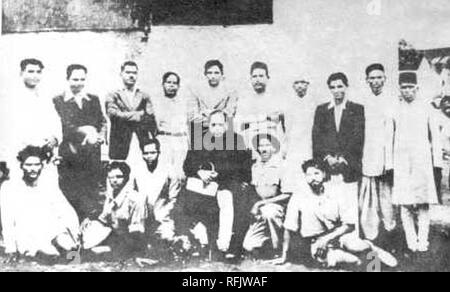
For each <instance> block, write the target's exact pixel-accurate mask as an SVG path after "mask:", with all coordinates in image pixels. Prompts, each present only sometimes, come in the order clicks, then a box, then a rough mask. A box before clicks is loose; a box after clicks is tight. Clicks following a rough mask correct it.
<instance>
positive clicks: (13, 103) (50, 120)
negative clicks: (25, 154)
mask: <svg viewBox="0 0 450 292" xmlns="http://www.w3.org/2000/svg"><path fill="white" fill-rule="evenodd" d="M43 70H44V64H43V63H42V62H41V61H40V60H37V59H24V60H22V61H21V62H20V78H21V80H20V84H19V85H18V86H17V87H16V88H14V89H13V90H12V92H11V95H9V98H8V100H5V103H3V104H2V106H1V111H2V118H3V122H2V124H1V126H0V129H1V130H0V133H1V141H2V145H1V146H0V148H4V149H5V153H4V156H5V159H6V160H7V161H6V162H7V163H9V164H11V166H16V163H15V158H16V157H15V156H16V154H17V151H18V149H23V148H24V147H25V146H28V145H33V146H37V147H44V148H45V149H46V150H47V151H48V153H49V155H51V156H53V152H54V151H55V150H56V148H57V146H58V144H59V143H60V142H61V141H60V140H61V139H60V136H61V126H60V123H59V118H58V116H57V114H56V111H55V108H54V107H53V105H52V102H51V100H50V98H46V97H45V95H43V94H42V91H41V88H40V83H41V79H42V74H43ZM49 170H50V171H51V170H52V169H48V170H47V171H49ZM11 171H12V175H14V172H18V173H20V169H19V168H17V167H12V168H11ZM54 174H55V176H56V170H55V171H54ZM55 179H56V177H55Z"/></svg>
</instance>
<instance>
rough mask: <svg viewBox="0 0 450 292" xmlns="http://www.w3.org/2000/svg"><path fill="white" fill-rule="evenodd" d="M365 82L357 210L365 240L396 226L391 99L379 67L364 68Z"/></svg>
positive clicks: (384, 75)
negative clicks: (393, 202)
mask: <svg viewBox="0 0 450 292" xmlns="http://www.w3.org/2000/svg"><path fill="white" fill-rule="evenodd" d="M366 81H367V84H368V85H369V88H370V93H369V94H368V96H367V97H366V98H365V100H364V109H365V117H366V129H365V143H364V153H363V160H362V167H363V177H362V182H361V185H360V190H359V209H360V216H361V218H360V221H361V229H362V232H363V235H364V237H365V238H367V239H369V240H375V239H377V238H378V235H379V234H380V231H386V232H391V231H393V230H394V229H395V226H396V222H395V212H394V207H393V205H392V175H393V172H392V167H393V166H392V163H393V161H392V159H393V145H394V121H393V118H392V115H391V114H389V112H390V110H391V108H392V105H393V104H394V100H393V99H394V98H393V95H390V94H389V93H388V92H387V90H386V88H385V83H386V74H385V69H384V66H383V65H382V64H372V65H370V66H368V67H367V69H366ZM386 232H384V233H386ZM384 233H382V234H384Z"/></svg>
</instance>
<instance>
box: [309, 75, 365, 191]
mask: <svg viewBox="0 0 450 292" xmlns="http://www.w3.org/2000/svg"><path fill="white" fill-rule="evenodd" d="M327 84H328V88H329V89H330V91H331V94H332V100H331V102H328V103H325V104H323V105H320V106H319V107H318V108H317V110H316V114H315V117H314V126H313V135H312V137H313V155H314V157H315V159H318V160H321V161H325V162H326V164H327V165H328V167H329V169H330V170H331V174H332V175H339V174H342V176H343V179H344V181H345V182H346V183H355V182H358V180H359V179H360V178H361V172H362V163H361V161H362V154H363V146H364V131H365V116H364V107H363V106H362V105H360V104H357V103H354V102H351V101H349V100H348V99H347V89H348V86H349V84H348V79H347V76H346V75H345V74H344V73H334V74H332V75H330V77H329V78H328V81H327Z"/></svg>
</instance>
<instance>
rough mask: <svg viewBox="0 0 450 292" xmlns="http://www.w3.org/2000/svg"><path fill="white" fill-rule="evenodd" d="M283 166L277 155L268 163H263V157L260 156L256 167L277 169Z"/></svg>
mask: <svg viewBox="0 0 450 292" xmlns="http://www.w3.org/2000/svg"><path fill="white" fill-rule="evenodd" d="M281 164H282V160H281V158H280V157H279V156H278V155H277V154H274V155H273V156H272V158H271V159H270V160H269V161H266V162H263V161H262V159H261V156H258V158H257V159H256V165H258V166H260V167H270V168H277V167H280V166H281Z"/></svg>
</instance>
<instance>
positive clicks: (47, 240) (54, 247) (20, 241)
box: [0, 146, 79, 263]
mask: <svg viewBox="0 0 450 292" xmlns="http://www.w3.org/2000/svg"><path fill="white" fill-rule="evenodd" d="M17 159H18V162H19V163H20V168H21V170H22V177H15V178H13V179H12V180H10V181H8V182H7V183H6V184H5V185H4V187H3V189H2V192H1V194H0V208H1V218H2V228H3V230H2V234H3V238H4V246H5V252H6V254H7V255H8V260H7V262H8V263H12V262H17V260H18V259H19V257H21V256H24V257H29V258H30V257H31V258H34V257H40V258H41V259H54V258H56V257H59V256H60V255H61V254H60V252H61V251H64V252H70V251H74V250H76V249H77V248H78V245H79V243H78V233H79V221H78V217H77V214H76V213H75V210H74V209H73V207H72V206H71V205H70V204H69V202H67V200H66V198H64V195H63V194H62V193H61V190H60V189H59V188H58V186H57V185H56V184H55V183H53V182H51V181H48V180H42V177H41V174H42V171H43V170H44V168H45V167H46V165H45V161H46V160H47V159H48V154H47V152H46V150H44V149H42V148H40V147H35V146H27V147H26V148H24V149H23V150H21V151H20V152H19V154H18V155H17Z"/></svg>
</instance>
